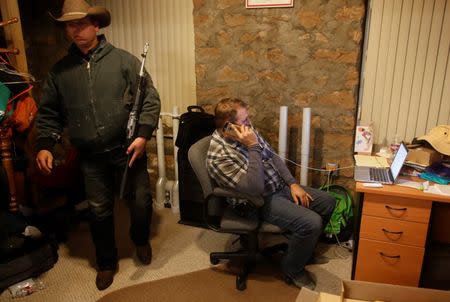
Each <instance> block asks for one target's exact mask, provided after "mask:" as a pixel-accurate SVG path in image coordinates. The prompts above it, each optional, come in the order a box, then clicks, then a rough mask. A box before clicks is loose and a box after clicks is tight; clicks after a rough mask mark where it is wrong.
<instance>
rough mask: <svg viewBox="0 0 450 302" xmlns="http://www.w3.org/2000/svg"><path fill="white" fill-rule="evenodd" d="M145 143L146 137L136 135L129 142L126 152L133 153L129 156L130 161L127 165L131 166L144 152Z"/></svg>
mask: <svg viewBox="0 0 450 302" xmlns="http://www.w3.org/2000/svg"><path fill="white" fill-rule="evenodd" d="M146 143H147V139H146V138H144V137H136V139H135V140H134V141H133V142H132V143H131V144H130V146H129V147H128V149H127V154H131V153H133V155H132V156H131V159H130V162H129V164H128V167H130V168H131V166H132V165H133V163H134V161H135V160H136V159H138V158H141V157H142V155H144V152H145V144H146Z"/></svg>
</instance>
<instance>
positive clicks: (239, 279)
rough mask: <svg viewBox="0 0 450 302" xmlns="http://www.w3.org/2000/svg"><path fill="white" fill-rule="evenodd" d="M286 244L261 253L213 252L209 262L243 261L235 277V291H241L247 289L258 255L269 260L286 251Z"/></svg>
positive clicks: (214, 263)
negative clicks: (272, 256)
mask: <svg viewBox="0 0 450 302" xmlns="http://www.w3.org/2000/svg"><path fill="white" fill-rule="evenodd" d="M287 247H288V245H287V243H280V244H276V245H273V246H269V247H267V248H265V249H263V250H261V251H257V252H256V251H254V250H253V251H252V250H250V251H249V250H243V251H237V252H213V253H211V254H210V256H209V258H210V262H211V264H213V265H216V264H219V262H220V260H240V261H244V263H243V264H242V267H241V269H240V271H239V273H238V274H237V275H236V289H237V290H240V291H243V290H245V289H246V288H247V279H248V275H249V273H250V272H251V270H252V269H253V267H254V266H255V263H256V258H257V255H258V254H261V255H262V256H264V257H266V258H269V257H270V256H271V255H273V254H275V253H278V252H280V251H282V252H284V251H286V249H287Z"/></svg>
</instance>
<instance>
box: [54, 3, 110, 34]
mask: <svg viewBox="0 0 450 302" xmlns="http://www.w3.org/2000/svg"><path fill="white" fill-rule="evenodd" d="M50 15H51V14H50ZM51 16H52V18H53V19H55V20H56V21H60V22H67V21H73V20H79V19H83V18H85V17H87V16H89V17H91V18H93V19H94V20H96V21H98V23H99V27H100V28H102V27H106V26H108V25H109V24H110V23H111V15H110V14H109V11H108V10H107V9H106V8H105V7H103V6H90V5H89V4H88V3H87V2H86V1H84V0H66V1H64V5H63V8H62V10H61V17H59V18H56V17H54V16H53V15H51Z"/></svg>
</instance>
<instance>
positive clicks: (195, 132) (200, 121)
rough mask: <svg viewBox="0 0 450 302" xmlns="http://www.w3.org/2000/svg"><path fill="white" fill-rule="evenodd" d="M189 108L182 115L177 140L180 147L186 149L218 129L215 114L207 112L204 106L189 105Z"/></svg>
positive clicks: (176, 142)
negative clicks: (215, 123)
mask: <svg viewBox="0 0 450 302" xmlns="http://www.w3.org/2000/svg"><path fill="white" fill-rule="evenodd" d="M187 110H188V111H187V112H185V113H183V114H182V115H181V116H180V126H179V128H178V135H177V140H176V141H175V145H176V146H177V147H178V148H180V149H185V150H186V151H187V150H189V148H190V147H191V146H192V145H193V144H194V143H195V142H197V141H198V140H199V139H201V138H203V137H205V136H208V135H210V134H211V133H213V132H214V130H215V129H216V127H215V125H214V115H212V114H209V113H206V112H205V110H204V109H203V108H202V107H200V106H188V107H187ZM195 110H197V111H195Z"/></svg>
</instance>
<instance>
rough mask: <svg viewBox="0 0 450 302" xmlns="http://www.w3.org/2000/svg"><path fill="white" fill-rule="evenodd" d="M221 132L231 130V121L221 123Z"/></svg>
mask: <svg viewBox="0 0 450 302" xmlns="http://www.w3.org/2000/svg"><path fill="white" fill-rule="evenodd" d="M222 130H223V132H227V131H230V130H231V122H226V123H225V125H223V128H222Z"/></svg>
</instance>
